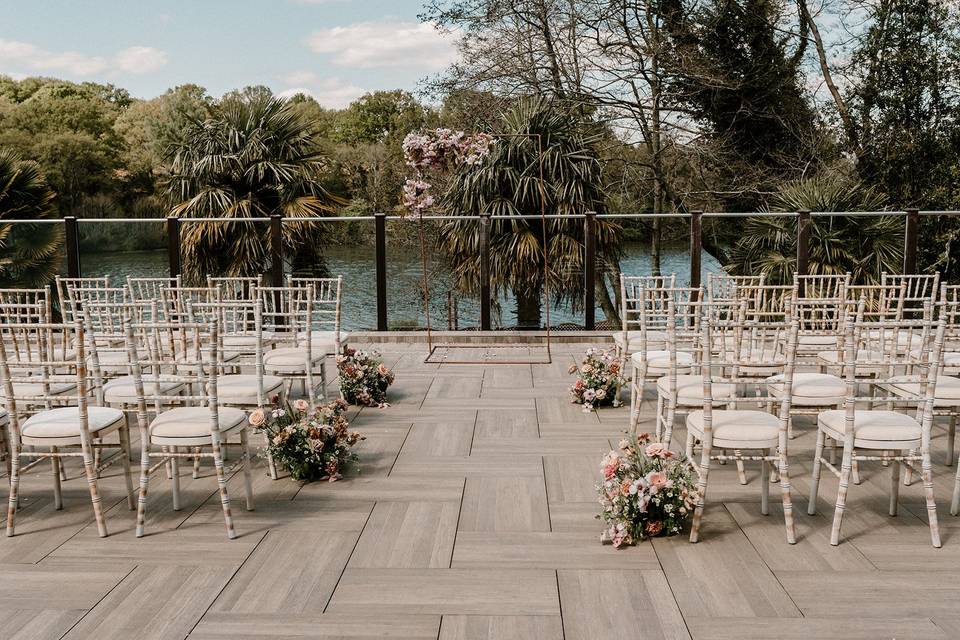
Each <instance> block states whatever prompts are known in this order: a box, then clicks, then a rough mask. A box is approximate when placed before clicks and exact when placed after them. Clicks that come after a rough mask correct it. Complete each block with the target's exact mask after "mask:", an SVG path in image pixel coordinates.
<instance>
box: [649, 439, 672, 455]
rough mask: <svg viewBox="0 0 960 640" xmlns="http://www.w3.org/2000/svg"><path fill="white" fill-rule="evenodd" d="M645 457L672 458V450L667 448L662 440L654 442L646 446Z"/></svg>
mask: <svg viewBox="0 0 960 640" xmlns="http://www.w3.org/2000/svg"><path fill="white" fill-rule="evenodd" d="M646 454H647V457H649V458H672V457H673V451H670V449H668V448H667V446H666V445H665V444H663V443H662V442H654V443H653V444H651V445H648V446H647V449H646Z"/></svg>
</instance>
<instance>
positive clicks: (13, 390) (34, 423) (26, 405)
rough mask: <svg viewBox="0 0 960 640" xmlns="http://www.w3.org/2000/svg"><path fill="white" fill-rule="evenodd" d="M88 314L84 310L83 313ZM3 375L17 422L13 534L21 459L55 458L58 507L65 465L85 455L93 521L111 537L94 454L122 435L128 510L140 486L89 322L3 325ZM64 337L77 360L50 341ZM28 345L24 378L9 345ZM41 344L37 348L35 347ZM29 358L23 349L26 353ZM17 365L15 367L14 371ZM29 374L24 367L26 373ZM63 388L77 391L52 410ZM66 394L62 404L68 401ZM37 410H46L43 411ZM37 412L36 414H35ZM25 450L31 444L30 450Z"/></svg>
mask: <svg viewBox="0 0 960 640" xmlns="http://www.w3.org/2000/svg"><path fill="white" fill-rule="evenodd" d="M84 313H86V312H85V311H81V314H84ZM0 333H2V334H3V339H0V373H2V375H0V378H2V380H3V397H4V406H5V407H6V409H7V412H8V418H9V421H10V424H9V432H10V440H11V442H10V450H11V469H10V500H9V505H8V511H7V535H8V536H12V535H14V532H15V516H16V511H17V506H18V504H19V495H18V494H19V485H20V474H21V472H22V469H21V466H20V461H21V458H36V459H44V458H46V459H50V460H51V461H52V463H53V485H54V487H53V488H54V506H55V508H57V509H62V508H63V497H62V492H61V473H60V461H61V459H63V458H69V457H79V458H81V460H82V464H83V468H84V474H85V476H86V479H87V484H88V486H89V489H90V499H91V501H92V503H93V511H94V516H95V518H96V522H97V530H98V532H99V534H100V536H101V537H102V536H106V535H107V527H106V521H105V519H104V517H103V509H102V505H101V499H100V493H99V489H98V487H97V477H98V475H99V469H98V467H97V463H96V459H97V457H98V456H96V455H95V453H94V451H95V449H97V448H99V447H101V446H103V445H102V444H98V443H102V442H103V440H104V438H105V437H107V436H109V435H110V434H113V433H119V437H120V449H121V452H122V453H121V455H120V458H121V460H122V462H123V467H124V475H125V476H126V479H127V491H128V496H127V500H128V506H129V507H130V508H131V509H132V508H133V485H132V482H131V477H130V456H129V451H130V437H129V430H128V428H127V424H126V420H125V416H124V413H123V412H122V411H119V410H117V409H113V408H110V407H106V406H103V404H104V403H103V388H102V379H101V376H100V370H99V364H98V359H97V343H96V341H95V340H92V339H88V338H87V337H86V334H85V330H84V322H83V320H82V319H79V320H78V321H76V322H73V323H66V324H36V323H30V324H26V325H23V324H20V325H18V324H0ZM58 335H62V336H64V338H63V339H66V340H70V342H71V343H72V344H74V345H76V352H75V355H74V356H73V357H72V358H71V359H63V358H62V357H58V356H56V355H54V356H52V357H51V356H50V354H51V353H52V354H57V353H59V351H58V350H56V349H51V348H49V346H48V345H47V343H46V341H47V340H49V339H50V336H58ZM20 341H27V343H28V345H27V346H26V347H25V350H26V352H30V349H31V347H33V350H32V353H34V354H36V356H35V359H34V360H33V361H32V362H31V365H32V366H31V369H32V371H31V373H30V375H25V374H23V373H22V372H21V373H17V371H18V369H19V367H20V366H21V365H23V360H22V359H19V358H17V359H14V360H12V361H11V358H10V351H9V349H8V345H10V344H14V343H18V342H20ZM34 345H35V346H34ZM21 353H24V351H21ZM11 365H13V367H14V368H12V367H11ZM21 371H22V369H21ZM57 384H65V385H68V386H70V387H71V388H72V389H73V391H72V392H71V393H70V394H69V395H70V397H69V403H70V404H69V406H65V407H56V408H50V403H51V401H52V400H53V399H54V398H53V394H51V388H52V387H54V385H57ZM66 399H68V398H67V394H66V393H59V394H56V400H58V401H63V400H66ZM37 407H43V408H41V409H40V410H36V409H37ZM31 414H32V415H31ZM25 447H29V448H30V449H29V450H27V449H25Z"/></svg>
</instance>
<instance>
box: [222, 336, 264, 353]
mask: <svg viewBox="0 0 960 640" xmlns="http://www.w3.org/2000/svg"><path fill="white" fill-rule="evenodd" d="M260 339H261V342H262V343H263V344H265V345H269V344H271V343H272V342H273V339H274V338H273V334H272V333H270V332H269V331H264V332H263V333H262V334H261V338H260ZM223 348H224V350H227V351H229V350H231V349H250V350H253V349H256V348H257V336H256V335H251V334H249V333H225V334H223Z"/></svg>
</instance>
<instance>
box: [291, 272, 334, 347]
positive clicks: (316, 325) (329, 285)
mask: <svg viewBox="0 0 960 640" xmlns="http://www.w3.org/2000/svg"><path fill="white" fill-rule="evenodd" d="M287 286H288V287H299V288H304V287H312V288H313V314H314V317H313V319H312V321H311V322H312V324H313V329H314V331H333V332H334V336H335V338H336V341H337V343H338V344H339V342H340V309H341V296H342V293H343V276H337V277H336V278H301V277H294V276H288V277H287Z"/></svg>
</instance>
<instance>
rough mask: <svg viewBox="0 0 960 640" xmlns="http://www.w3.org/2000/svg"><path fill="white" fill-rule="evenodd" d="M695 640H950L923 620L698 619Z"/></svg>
mask: <svg viewBox="0 0 960 640" xmlns="http://www.w3.org/2000/svg"><path fill="white" fill-rule="evenodd" d="M686 621H687V627H688V628H689V629H690V634H691V635H692V636H693V638H694V640H701V639H702V640H708V639H709V640H769V639H770V638H777V639H778V640H811V639H813V638H815V639H816V640H876V639H877V638H896V640H926V639H927V638H929V639H930V640H943V639H945V638H948V637H950V636H947V635H945V634H944V632H943V631H942V630H941V629H939V628H938V627H937V625H935V624H934V623H933V622H931V621H930V620H928V619H926V618H882V619H878V618H869V617H861V616H856V615H854V616H843V617H831V618H700V617H688V618H687V619H686Z"/></svg>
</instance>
